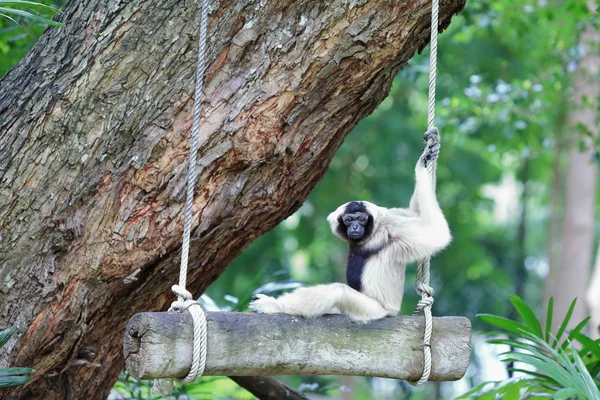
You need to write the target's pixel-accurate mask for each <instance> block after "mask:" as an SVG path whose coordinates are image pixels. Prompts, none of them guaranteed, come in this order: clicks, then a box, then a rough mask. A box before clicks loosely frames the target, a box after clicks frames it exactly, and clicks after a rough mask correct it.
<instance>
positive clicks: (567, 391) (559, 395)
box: [554, 388, 581, 400]
mask: <svg viewBox="0 0 600 400" xmlns="http://www.w3.org/2000/svg"><path fill="white" fill-rule="evenodd" d="M580 394H581V393H580V392H579V391H577V390H575V389H573V388H564V389H560V390H559V391H558V392H556V393H554V400H565V399H568V398H569V397H573V396H575V395H580Z"/></svg>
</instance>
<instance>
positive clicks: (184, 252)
mask: <svg viewBox="0 0 600 400" xmlns="http://www.w3.org/2000/svg"><path fill="white" fill-rule="evenodd" d="M207 27H208V0H202V10H201V17H200V39H199V44H198V65H197V69H196V93H195V98H194V119H193V122H192V135H191V138H190V154H189V157H188V173H187V193H186V201H185V216H184V226H183V244H182V245H181V267H180V268H179V284H178V285H173V287H172V288H171V290H172V291H173V293H175V294H176V295H177V300H176V301H174V302H173V303H172V304H171V308H169V311H172V310H177V311H180V312H182V311H185V310H187V311H188V312H189V313H190V315H191V316H192V321H193V325H194V343H193V351H192V367H191V368H190V371H189V372H188V374H187V376H186V377H185V378H183V382H184V383H190V382H193V381H195V380H196V379H198V378H199V377H201V376H202V374H203V373H204V368H205V366H206V340H207V329H206V316H205V315H204V310H203V309H202V306H201V305H200V304H199V303H198V302H197V301H194V300H193V297H192V294H191V293H190V292H188V291H187V289H186V288H185V285H186V281H187V269H188V257H189V252H190V234H191V231H192V207H193V205H194V186H195V184H196V175H197V173H196V157H197V153H198V148H199V147H200V106H201V104H202V87H203V85H204V70H205V68H206V36H207ZM161 385H162V383H161V382H157V384H155V387H157V388H158V389H159V390H160V387H161Z"/></svg>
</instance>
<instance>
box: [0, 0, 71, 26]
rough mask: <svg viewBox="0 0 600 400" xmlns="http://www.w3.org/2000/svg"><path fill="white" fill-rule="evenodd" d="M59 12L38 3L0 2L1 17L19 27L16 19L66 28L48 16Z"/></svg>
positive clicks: (22, 0) (6, 0) (11, 0)
mask: <svg viewBox="0 0 600 400" xmlns="http://www.w3.org/2000/svg"><path fill="white" fill-rule="evenodd" d="M57 12H58V9H56V8H54V7H52V6H49V5H46V4H43V3H38V2H36V1H27V0H0V16H2V17H4V18H7V19H9V20H11V21H12V22H14V23H15V24H17V25H20V24H19V22H18V21H17V20H16V19H15V17H17V18H18V17H20V18H22V19H24V20H31V21H34V22H41V23H43V24H47V25H52V26H64V24H61V23H59V22H55V21H52V20H51V19H49V18H48V17H47V16H46V15H47V14H55V13H57Z"/></svg>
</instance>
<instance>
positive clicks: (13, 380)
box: [0, 376, 31, 388]
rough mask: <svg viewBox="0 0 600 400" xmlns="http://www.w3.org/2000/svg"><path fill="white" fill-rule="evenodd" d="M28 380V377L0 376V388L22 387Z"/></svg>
mask: <svg viewBox="0 0 600 400" xmlns="http://www.w3.org/2000/svg"><path fill="white" fill-rule="evenodd" d="M30 380H31V378H30V377H28V376H0V388H7V387H13V386H19V385H23V384H25V383H27V382H29V381H30Z"/></svg>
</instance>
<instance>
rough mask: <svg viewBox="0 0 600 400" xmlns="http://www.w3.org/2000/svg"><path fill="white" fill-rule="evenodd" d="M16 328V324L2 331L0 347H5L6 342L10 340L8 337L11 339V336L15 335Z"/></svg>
mask: <svg viewBox="0 0 600 400" xmlns="http://www.w3.org/2000/svg"><path fill="white" fill-rule="evenodd" d="M16 330H17V327H16V326H11V327H10V328H6V329H5V330H3V331H2V332H0V348H1V347H3V346H4V345H5V344H6V342H8V339H10V337H11V336H12V335H13V333H15V331H16Z"/></svg>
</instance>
